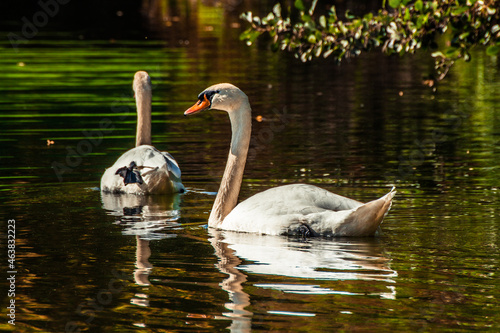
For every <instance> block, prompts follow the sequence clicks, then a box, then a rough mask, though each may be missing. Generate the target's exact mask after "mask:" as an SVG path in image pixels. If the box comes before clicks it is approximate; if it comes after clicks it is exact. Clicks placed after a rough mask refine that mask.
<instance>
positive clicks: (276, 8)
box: [273, 2, 281, 17]
mask: <svg viewBox="0 0 500 333" xmlns="http://www.w3.org/2000/svg"><path fill="white" fill-rule="evenodd" d="M273 12H274V15H276V17H281V5H280V4H279V2H278V3H277V4H276V5H275V6H274V7H273Z"/></svg>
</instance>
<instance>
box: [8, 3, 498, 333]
mask: <svg viewBox="0 0 500 333" xmlns="http://www.w3.org/2000/svg"><path fill="white" fill-rule="evenodd" d="M191 15H192V16H190V22H195V23H196V24H194V27H195V29H192V30H189V31H188V32H185V33H184V35H185V36H186V37H182V38H181V39H178V40H177V39H175V37H172V36H170V37H169V40H168V42H162V41H151V40H143V41H137V40H136V41H123V40H119V41H115V40H106V41H88V40H73V39H65V40H62V41H61V40H54V38H47V39H44V38H43V37H44V36H43V35H41V36H38V38H37V39H36V40H32V41H28V42H27V43H25V44H23V45H22V47H19V49H18V50H17V51H15V50H14V49H13V48H12V47H10V44H9V43H8V42H4V43H3V44H2V45H1V46H0V73H1V75H2V79H1V80H0V143H1V146H0V147H1V148H0V149H1V150H0V170H1V171H2V172H1V174H0V179H1V183H0V200H1V202H2V207H3V209H2V210H0V216H1V220H0V227H1V228H2V231H1V234H2V235H3V236H2V237H1V246H0V247H1V249H0V250H1V251H2V256H1V257H2V265H1V267H2V271H3V275H2V276H4V277H5V276H7V275H8V273H7V271H10V269H9V267H8V264H9V262H8V261H7V253H8V252H7V236H6V235H7V232H8V224H9V223H8V221H9V220H15V228H16V260H15V263H14V264H15V267H14V269H15V271H16V272H17V273H16V274H15V276H16V282H15V305H16V317H15V319H16V321H15V323H16V325H15V327H13V326H12V325H9V324H8V320H10V319H9V318H8V317H7V311H8V309H6V306H8V305H9V303H8V302H10V299H11V298H10V297H8V290H7V289H8V288H9V284H5V281H6V280H5V278H3V281H4V282H3V283H2V285H3V286H5V287H6V289H5V292H2V295H1V299H2V300H3V301H2V320H1V321H0V329H1V330H12V329H14V330H15V331H17V332H64V331H75V332H76V331H78V330H81V331H89V332H166V331H200V332H202V331H224V330H231V331H233V332H245V331H250V330H251V331H311V332H325V331H366V332H373V331H391V332H393V331H453V332H457V331H481V332H484V331H499V330H500V310H499V309H500V282H499V281H500V280H499V266H500V250H499V246H500V240H499V236H500V230H499V229H500V218H499V207H500V199H499V191H500V190H499V188H500V181H499V179H500V169H499V162H500V158H499V152H500V136H499V135H500V111H499V107H498V106H499V105H500V76H499V63H498V59H496V58H490V57H487V56H486V55H485V54H484V52H482V50H477V52H475V53H474V54H473V58H472V61H471V62H470V63H467V64H464V63H458V64H456V66H455V67H454V68H453V69H452V71H451V72H450V74H449V76H448V77H447V78H446V79H445V81H444V82H442V84H440V85H439V87H438V89H437V91H436V92H433V91H432V90H431V89H430V88H428V87H426V86H424V85H423V84H422V78H423V77H424V76H425V75H426V74H427V73H428V72H429V71H430V70H431V68H432V61H430V60H429V58H428V56H427V55H425V54H419V55H417V56H413V57H404V58H397V57H385V56H382V55H378V54H375V53H374V54H370V55H365V56H363V57H361V58H359V59H355V60H351V61H349V62H346V63H343V64H342V65H341V66H337V65H334V64H332V63H331V62H329V61H319V62H317V63H313V64H301V63H299V62H297V61H296V60H295V59H293V58H290V57H288V56H285V55H280V54H274V53H271V52H268V51H267V50H266V48H265V47H259V48H248V47H246V46H245V45H242V44H241V43H240V42H239V41H238V35H239V33H240V32H241V29H240V28H238V26H237V24H235V22H237V15H236V14H230V13H228V12H226V11H224V8H222V7H220V6H215V5H202V4H200V5H199V6H198V7H197V8H196V10H195V11H194V12H193V13H191ZM173 22H174V23H173V24H174V25H175V22H177V21H175V20H174V21H173ZM167 23H168V22H167ZM179 24H187V23H186V22H184V21H182V20H181V21H180V23H179ZM181 35H183V34H182V33H181ZM176 36H177V35H176ZM52 37H54V36H52ZM49 39H50V40H49ZM186 41H188V42H189V43H188V42H186ZM137 70H146V71H148V72H149V73H150V75H151V77H152V80H153V84H154V91H153V143H154V145H155V146H156V147H158V148H160V149H162V150H168V151H169V152H170V153H172V155H173V156H175V158H176V159H177V161H178V162H179V165H180V166H181V169H182V172H183V181H184V184H185V185H186V186H187V188H188V191H187V193H185V194H182V195H177V196H173V197H164V196H149V197H137V196H129V197H124V196H112V195H109V196H101V193H100V192H99V191H98V186H99V180H100V176H101V175H102V173H103V171H104V168H105V167H108V166H110V165H111V164H112V163H113V162H114V161H115V160H116V158H117V157H118V156H119V155H120V154H121V153H122V152H124V151H125V150H127V149H129V148H130V147H133V145H134V142H135V116H136V114H135V105H134V100H133V98H132V93H131V84H132V78H133V74H134V73H135V71H137ZM218 82H231V83H233V84H235V85H237V86H239V87H240V88H241V89H242V90H243V91H245V92H246V93H247V94H248V96H249V98H250V102H251V104H252V106H253V115H254V116H255V117H257V116H261V117H262V120H263V121H260V122H259V121H257V120H256V121H254V123H253V141H252V149H253V154H252V156H251V158H250V159H249V161H248V163H247V167H246V171H245V179H244V183H243V185H242V191H241V194H240V198H242V199H243V198H247V197H249V196H250V195H252V194H254V193H256V192H258V191H261V190H263V189H266V188H270V187H273V186H276V185H280V184H288V183H311V184H316V185H318V186H321V187H323V188H325V189H328V190H331V191H333V192H336V193H338V194H341V195H345V196H348V197H352V198H355V199H358V200H360V201H368V200H371V199H374V198H376V197H379V196H381V195H383V194H384V193H386V192H387V191H388V189H389V188H390V187H392V186H393V185H395V186H397V188H398V194H397V195H396V197H395V201H394V204H393V208H392V210H391V212H390V214H389V215H388V216H387V218H386V219H385V221H384V224H383V225H382V233H381V235H380V236H378V237H376V238H368V239H367V238H360V239H359V238H347V239H344V238H342V239H333V240H331V239H308V240H305V241H304V240H300V239H295V238H284V237H269V236H251V235H240V234H231V233H217V232H214V231H212V230H208V229H207V227H206V221H207V218H208V214H209V211H210V209H211V205H212V202H213V200H214V198H215V192H216V191H217V188H218V182H219V180H220V176H221V174H222V171H223V169H224V165H225V159H226V156H227V150H228V145H229V136H230V127H229V122H228V119H227V115H226V114H224V113H222V112H207V113H205V114H200V115H198V116H194V117H189V118H185V117H183V115H182V114H183V111H184V110H185V109H186V108H187V107H189V106H190V105H192V104H193V103H194V102H195V100H196V96H197V95H198V93H199V92H200V91H202V90H203V89H204V88H205V87H207V86H209V85H211V84H214V83H218ZM47 140H50V141H53V144H50V145H48V144H47ZM4 254H5V255H4ZM2 290H3V289H2Z"/></svg>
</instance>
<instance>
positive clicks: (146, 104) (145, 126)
mask: <svg viewBox="0 0 500 333" xmlns="http://www.w3.org/2000/svg"><path fill="white" fill-rule="evenodd" d="M135 98H136V104H137V136H136V139H135V146H136V147H138V146H140V145H150V144H151V99H152V96H151V90H142V89H141V90H140V91H137V92H136V96H135Z"/></svg>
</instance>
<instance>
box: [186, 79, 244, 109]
mask: <svg viewBox="0 0 500 333" xmlns="http://www.w3.org/2000/svg"><path fill="white" fill-rule="evenodd" d="M241 103H248V97H247V95H245V93H244V92H243V91H241V90H240V89H239V88H238V87H236V86H234V85H232V84H230V83H219V84H215V85H213V86H211V87H208V88H207V89H205V90H204V91H202V92H201V93H200V94H199V95H198V102H196V104H195V105H193V106H192V107H190V108H189V109H187V110H186V111H185V112H184V115H185V116H187V115H190V114H194V113H197V112H200V111H203V110H210V109H215V110H221V111H226V112H228V113H231V112H233V111H234V110H238V109H239V107H240V105H241Z"/></svg>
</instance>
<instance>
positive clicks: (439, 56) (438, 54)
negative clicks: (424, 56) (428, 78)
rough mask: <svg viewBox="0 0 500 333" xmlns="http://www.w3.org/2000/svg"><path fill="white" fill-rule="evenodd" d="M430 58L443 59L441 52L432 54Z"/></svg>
mask: <svg viewBox="0 0 500 333" xmlns="http://www.w3.org/2000/svg"><path fill="white" fill-rule="evenodd" d="M431 57H433V58H445V56H444V54H443V52H441V51H436V52H432V54H431Z"/></svg>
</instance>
